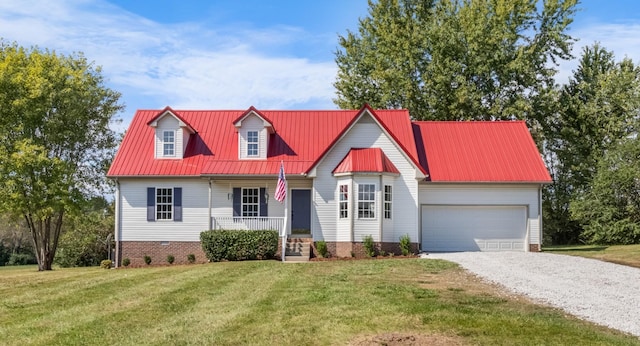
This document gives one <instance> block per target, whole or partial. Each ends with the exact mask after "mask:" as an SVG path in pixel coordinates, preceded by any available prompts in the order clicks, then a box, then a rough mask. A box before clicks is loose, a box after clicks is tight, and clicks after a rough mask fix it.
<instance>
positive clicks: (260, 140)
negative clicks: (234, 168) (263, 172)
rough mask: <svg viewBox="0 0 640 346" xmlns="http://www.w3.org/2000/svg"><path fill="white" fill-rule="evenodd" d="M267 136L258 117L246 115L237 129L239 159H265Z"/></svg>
mask: <svg viewBox="0 0 640 346" xmlns="http://www.w3.org/2000/svg"><path fill="white" fill-rule="evenodd" d="M268 136H269V134H268V131H267V129H266V128H265V127H264V122H263V121H262V120H261V119H260V118H258V117H257V116H255V115H250V116H248V117H246V118H245V119H244V120H242V126H241V127H240V129H239V130H238V141H239V142H238V150H239V153H238V156H239V157H240V158H241V159H266V158H267V138H268Z"/></svg>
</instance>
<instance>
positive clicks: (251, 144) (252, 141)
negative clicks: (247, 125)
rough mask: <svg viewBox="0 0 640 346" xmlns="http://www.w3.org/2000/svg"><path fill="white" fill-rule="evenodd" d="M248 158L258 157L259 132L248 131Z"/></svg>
mask: <svg viewBox="0 0 640 346" xmlns="http://www.w3.org/2000/svg"><path fill="white" fill-rule="evenodd" d="M247 156H258V131H247Z"/></svg>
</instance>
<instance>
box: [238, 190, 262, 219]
mask: <svg viewBox="0 0 640 346" xmlns="http://www.w3.org/2000/svg"><path fill="white" fill-rule="evenodd" d="M247 190H257V191H258V192H257V193H256V195H255V197H257V198H258V201H257V202H256V203H245V202H244V192H245V191H247ZM245 205H256V215H253V216H245V210H244V206H245ZM240 216H241V217H260V188H259V187H243V188H241V189H240Z"/></svg>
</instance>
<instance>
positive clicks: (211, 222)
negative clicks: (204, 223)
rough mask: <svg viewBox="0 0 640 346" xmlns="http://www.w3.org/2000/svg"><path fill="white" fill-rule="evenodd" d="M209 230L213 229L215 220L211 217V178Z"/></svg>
mask: <svg viewBox="0 0 640 346" xmlns="http://www.w3.org/2000/svg"><path fill="white" fill-rule="evenodd" d="M208 200H209V230H212V229H213V220H212V216H211V204H212V203H211V178H209V199H208Z"/></svg>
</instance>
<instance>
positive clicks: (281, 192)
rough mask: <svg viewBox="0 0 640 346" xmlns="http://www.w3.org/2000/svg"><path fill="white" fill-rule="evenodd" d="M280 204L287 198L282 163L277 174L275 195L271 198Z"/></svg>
mask: <svg viewBox="0 0 640 346" xmlns="http://www.w3.org/2000/svg"><path fill="white" fill-rule="evenodd" d="M273 197H274V198H275V199H276V200H277V201H279V202H280V203H282V202H284V199H285V197H287V179H286V178H285V177H284V163H282V162H280V174H278V186H276V194H275V195H274V196H273Z"/></svg>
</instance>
